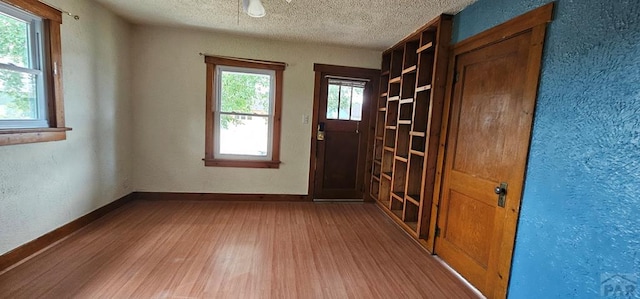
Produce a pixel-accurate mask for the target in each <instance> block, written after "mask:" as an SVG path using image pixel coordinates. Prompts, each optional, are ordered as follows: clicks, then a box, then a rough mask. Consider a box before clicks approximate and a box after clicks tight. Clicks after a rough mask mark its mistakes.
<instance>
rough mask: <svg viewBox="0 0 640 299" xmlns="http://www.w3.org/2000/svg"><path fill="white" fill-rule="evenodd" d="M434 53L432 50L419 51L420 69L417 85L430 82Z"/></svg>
mask: <svg viewBox="0 0 640 299" xmlns="http://www.w3.org/2000/svg"><path fill="white" fill-rule="evenodd" d="M434 57H435V55H434V53H433V52H422V53H420V58H419V60H420V70H419V71H418V72H417V73H418V75H417V76H418V80H417V81H418V84H417V86H418V87H422V86H426V85H430V84H431V81H432V80H431V79H432V78H433V71H432V70H433V62H434Z"/></svg>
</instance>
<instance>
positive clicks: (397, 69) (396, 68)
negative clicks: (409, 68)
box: [389, 47, 404, 81]
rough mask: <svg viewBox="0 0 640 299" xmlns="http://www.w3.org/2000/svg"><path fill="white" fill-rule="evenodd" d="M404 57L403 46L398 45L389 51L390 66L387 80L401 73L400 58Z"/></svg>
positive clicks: (401, 64)
mask: <svg viewBox="0 0 640 299" xmlns="http://www.w3.org/2000/svg"><path fill="white" fill-rule="evenodd" d="M403 58H404V48H402V47H398V48H396V49H393V50H392V51H391V66H390V68H389V69H390V73H389V79H390V80H389V81H391V80H393V78H398V77H400V75H402V69H403V63H402V60H403Z"/></svg>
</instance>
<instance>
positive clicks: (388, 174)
mask: <svg viewBox="0 0 640 299" xmlns="http://www.w3.org/2000/svg"><path fill="white" fill-rule="evenodd" d="M392 174H393V173H392V172H383V173H382V174H381V177H383V178H386V179H388V180H391V175H392Z"/></svg>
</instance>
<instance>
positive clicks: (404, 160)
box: [395, 156, 409, 163]
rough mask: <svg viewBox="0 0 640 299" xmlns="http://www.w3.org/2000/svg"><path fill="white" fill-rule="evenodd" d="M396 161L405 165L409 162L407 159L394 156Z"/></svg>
mask: <svg viewBox="0 0 640 299" xmlns="http://www.w3.org/2000/svg"><path fill="white" fill-rule="evenodd" d="M395 159H396V161H400V162H404V163H407V162H408V161H409V157H403V156H396V158H395Z"/></svg>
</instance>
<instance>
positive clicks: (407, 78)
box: [400, 73, 416, 99]
mask: <svg viewBox="0 0 640 299" xmlns="http://www.w3.org/2000/svg"><path fill="white" fill-rule="evenodd" d="M415 90H416V73H407V74H404V75H402V91H401V92H400V98H402V99H407V98H413V94H414V92H415Z"/></svg>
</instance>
